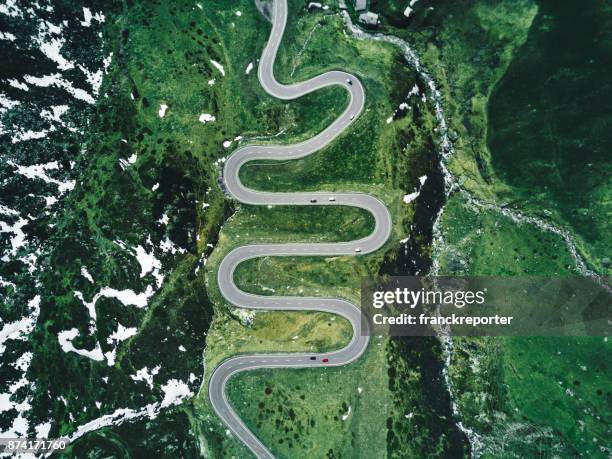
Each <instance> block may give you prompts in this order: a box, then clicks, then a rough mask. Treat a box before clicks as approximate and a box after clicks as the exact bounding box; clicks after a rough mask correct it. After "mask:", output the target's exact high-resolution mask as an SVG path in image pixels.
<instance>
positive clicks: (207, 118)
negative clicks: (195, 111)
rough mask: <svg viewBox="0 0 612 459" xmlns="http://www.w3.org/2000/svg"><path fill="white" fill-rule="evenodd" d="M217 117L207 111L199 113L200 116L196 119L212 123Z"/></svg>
mask: <svg viewBox="0 0 612 459" xmlns="http://www.w3.org/2000/svg"><path fill="white" fill-rule="evenodd" d="M216 119H217V118H216V117H215V116H213V115H211V114H209V113H202V114H201V115H200V118H198V120H199V121H200V123H204V124H206V123H212V122H214V121H215V120H216Z"/></svg>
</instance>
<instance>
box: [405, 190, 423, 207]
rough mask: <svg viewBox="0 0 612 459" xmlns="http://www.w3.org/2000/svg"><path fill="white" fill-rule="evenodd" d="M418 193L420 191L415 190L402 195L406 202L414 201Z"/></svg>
mask: <svg viewBox="0 0 612 459" xmlns="http://www.w3.org/2000/svg"><path fill="white" fill-rule="evenodd" d="M419 194H420V193H419V192H418V191H415V192H414V193H409V194H407V195H404V202H405V203H406V204H409V203H411V202H412V201H414V200H415V199H416V198H418V197H419Z"/></svg>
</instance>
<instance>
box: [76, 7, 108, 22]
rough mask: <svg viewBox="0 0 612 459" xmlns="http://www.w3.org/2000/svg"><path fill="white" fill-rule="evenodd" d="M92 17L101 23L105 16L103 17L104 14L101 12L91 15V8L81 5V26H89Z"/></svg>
mask: <svg viewBox="0 0 612 459" xmlns="http://www.w3.org/2000/svg"><path fill="white" fill-rule="evenodd" d="M92 19H94V20H95V21H98V22H100V23H102V22H104V21H105V19H106V18H105V17H104V14H102V13H101V12H100V13H96V14H94V15H92V14H91V10H90V9H89V8H85V7H83V20H82V21H81V25H82V26H83V27H89V26H91V20H92Z"/></svg>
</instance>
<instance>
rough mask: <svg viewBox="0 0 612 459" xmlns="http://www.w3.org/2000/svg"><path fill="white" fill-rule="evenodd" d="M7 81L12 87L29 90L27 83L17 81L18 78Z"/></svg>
mask: <svg viewBox="0 0 612 459" xmlns="http://www.w3.org/2000/svg"><path fill="white" fill-rule="evenodd" d="M0 33H1V32H0ZM7 81H8V84H9V85H11V86H12V87H13V88H16V89H21V90H22V91H29V90H30V88H29V87H28V85H27V84H25V83H22V82H21V81H18V80H15V79H10V80H7Z"/></svg>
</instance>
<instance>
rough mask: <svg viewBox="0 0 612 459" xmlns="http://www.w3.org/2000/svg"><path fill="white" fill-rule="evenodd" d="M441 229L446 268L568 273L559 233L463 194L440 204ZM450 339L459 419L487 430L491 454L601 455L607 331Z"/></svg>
mask: <svg viewBox="0 0 612 459" xmlns="http://www.w3.org/2000/svg"><path fill="white" fill-rule="evenodd" d="M517 228H519V231H517ZM442 231H443V232H444V234H445V243H446V247H445V248H444V249H443V250H442V251H441V253H440V255H439V260H440V263H441V268H442V272H443V273H462V274H466V275H505V276H516V275H549V276H550V275H558V276H567V275H572V274H573V271H572V269H573V261H572V258H571V256H570V254H569V252H568V250H567V247H566V245H565V243H564V241H563V240H562V239H561V238H560V237H558V236H556V235H552V234H550V233H545V232H542V231H540V230H538V229H537V228H535V227H534V226H530V225H517V224H516V223H514V222H512V221H511V220H510V219H508V218H506V217H502V216H500V215H499V214H498V213H496V212H494V211H488V210H487V211H482V210H479V209H478V208H476V209H475V208H473V207H470V206H468V205H467V204H466V203H465V202H464V201H462V199H461V198H460V195H455V196H454V197H453V198H452V199H451V200H450V201H449V203H448V205H447V206H446V210H445V213H444V216H443V219H442ZM455 346H456V350H455V352H454V357H453V364H452V365H451V369H450V371H451V375H452V379H453V382H454V385H455V394H456V396H457V400H458V403H459V406H460V409H461V412H462V415H463V419H464V420H465V421H466V422H468V424H470V425H473V426H474V427H476V428H477V429H478V431H479V432H481V433H482V434H484V435H485V451H486V452H487V454H491V455H494V456H498V455H500V454H506V453H508V454H510V453H512V454H520V455H525V456H533V455H536V454H550V452H551V451H553V450H557V451H562V452H563V453H562V454H565V455H575V454H577V452H580V453H582V454H586V455H588V456H589V457H605V453H604V452H603V451H602V450H600V449H599V447H600V446H604V445H606V431H607V430H606V429H607V425H608V423H609V419H610V416H611V415H612V412H611V410H610V409H609V400H610V394H611V393H612V385H611V384H610V369H609V367H608V365H607V364H606V363H605V362H606V359H605V358H602V356H606V355H609V353H610V347H609V344H608V343H607V342H606V340H605V339H604V338H601V337H599V338H598V337H582V338H579V337H566V338H537V337H536V338H527V337H512V338H510V337H508V338H503V337H502V338H480V339H474V338H461V337H459V338H455ZM583 368H585V369H586V370H585V369H583ZM509 425H512V429H511V430H508V426H509ZM546 429H548V431H549V432H551V433H552V437H550V438H549V437H547V436H546V435H545V434H544V433H545V432H546V431H547V430H546ZM526 435H530V436H531V438H532V440H531V441H525V436H526ZM593 438H595V439H596V441H593Z"/></svg>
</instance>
